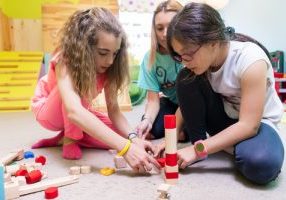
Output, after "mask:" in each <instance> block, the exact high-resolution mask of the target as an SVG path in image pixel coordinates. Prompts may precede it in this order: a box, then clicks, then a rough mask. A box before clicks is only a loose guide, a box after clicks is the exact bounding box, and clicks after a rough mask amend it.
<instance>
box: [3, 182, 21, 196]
mask: <svg viewBox="0 0 286 200" xmlns="http://www.w3.org/2000/svg"><path fill="white" fill-rule="evenodd" d="M4 187H5V198H6V200H9V199H16V198H19V197H20V192H19V188H20V186H19V185H18V183H14V182H11V183H7V184H5V186H4Z"/></svg>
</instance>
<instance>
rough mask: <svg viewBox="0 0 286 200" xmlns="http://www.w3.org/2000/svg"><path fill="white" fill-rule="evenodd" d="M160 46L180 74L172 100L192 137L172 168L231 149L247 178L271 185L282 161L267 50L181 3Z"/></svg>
mask: <svg viewBox="0 0 286 200" xmlns="http://www.w3.org/2000/svg"><path fill="white" fill-rule="evenodd" d="M167 43H168V48H169V50H170V54H171V55H172V56H173V58H174V59H175V60H177V61H178V62H182V63H183V64H184V65H185V67H186V68H184V69H183V70H182V71H181V72H180V73H179V75H178V78H177V84H176V87H177V95H178V101H179V106H180V109H181V112H182V116H183V119H184V122H185V126H186V127H187V129H188V131H189V132H190V133H191V134H193V135H198V141H196V142H195V143H194V145H191V146H188V147H185V148H183V149H180V150H179V151H178V163H179V166H180V167H181V168H185V167H187V166H188V165H190V164H192V163H194V162H196V161H198V160H202V159H205V158H207V156H208V155H210V154H213V153H216V152H218V151H221V150H231V149H232V150H231V151H229V152H230V153H232V154H233V156H234V162H235V166H236V168H237V169H238V171H239V172H240V173H241V174H242V175H243V176H244V177H246V179H248V180H250V181H252V182H254V183H257V184H267V183H269V182H270V181H272V180H274V179H275V178H276V177H277V176H278V174H279V173H280V170H281V167H282V164H283V159H284V147H283V144H282V142H281V139H280V137H279V135H278V133H279V130H278V123H279V122H280V119H281V117H282V114H283V106H282V103H281V101H280V99H279V97H278V95H277V93H276V92H275V89H274V77H273V70H272V66H271V63H270V59H269V54H268V52H267V50H266V49H265V48H264V47H263V46H262V45H261V44H260V43H258V42H257V41H255V40H254V39H252V38H250V37H248V36H245V35H242V34H237V33H235V32H234V29H233V28H230V27H225V24H224V23H223V20H222V19H221V16H220V15H219V13H218V12H217V11H216V10H215V9H213V8H212V7H210V6H208V5H206V4H199V3H189V4H187V5H186V6H185V7H184V8H183V9H182V11H180V12H179V13H178V14H177V15H176V16H175V17H174V18H173V20H172V21H171V23H170V24H169V28H168V33H167ZM206 134H208V135H209V136H210V137H208V138H207V137H206Z"/></svg>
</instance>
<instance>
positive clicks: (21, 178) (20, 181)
mask: <svg viewBox="0 0 286 200" xmlns="http://www.w3.org/2000/svg"><path fill="white" fill-rule="evenodd" d="M12 182H14V183H17V184H18V185H19V186H22V185H26V178H25V176H17V177H14V176H13V177H12Z"/></svg>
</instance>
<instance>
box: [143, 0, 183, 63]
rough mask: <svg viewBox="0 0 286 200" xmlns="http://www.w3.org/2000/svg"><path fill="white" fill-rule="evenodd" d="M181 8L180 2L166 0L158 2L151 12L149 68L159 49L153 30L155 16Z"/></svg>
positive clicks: (177, 10)
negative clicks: (152, 12)
mask: <svg viewBox="0 0 286 200" xmlns="http://www.w3.org/2000/svg"><path fill="white" fill-rule="evenodd" d="M182 8H183V6H182V4H180V3H179V2H178V1H175V0H167V1H163V2H162V3H160V4H159V5H158V6H157V8H156V10H155V11H154V14H153V19H152V28H151V49H150V55H149V63H148V66H149V68H151V67H152V65H153V64H154V62H155V57H156V52H157V51H159V43H158V39H157V36H156V31H155V17H156V15H157V14H158V13H159V12H162V11H163V12H176V13H178V12H179V11H180V10H181V9H182Z"/></svg>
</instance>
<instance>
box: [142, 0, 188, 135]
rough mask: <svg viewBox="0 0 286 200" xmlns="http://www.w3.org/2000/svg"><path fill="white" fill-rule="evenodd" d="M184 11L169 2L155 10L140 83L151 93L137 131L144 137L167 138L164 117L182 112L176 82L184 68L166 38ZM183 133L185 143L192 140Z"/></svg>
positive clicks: (163, 3)
mask: <svg viewBox="0 0 286 200" xmlns="http://www.w3.org/2000/svg"><path fill="white" fill-rule="evenodd" d="M180 9H182V5H181V4H180V3H178V2H177V1H174V0H169V1H164V2H162V3H160V4H159V5H158V6H157V8H156V10H155V11H154V15H153V20H152V32H151V49H150V51H148V52H147V53H146V55H145V57H144V59H143V61H142V64H141V67H140V73H139V80H138V85H139V87H142V88H144V89H146V90H147V91H148V92H147V104H146V107H145V113H144V115H143V117H142V120H141V122H140V123H139V124H138V125H137V132H138V134H139V136H141V137H143V138H148V139H157V138H162V137H164V120H163V118H164V115H166V114H175V113H176V111H177V110H178V101H177V97H176V88H175V82H176V78H177V75H178V73H179V71H180V70H181V69H182V67H183V65H182V64H181V63H179V62H176V61H175V60H174V59H172V57H171V56H170V55H169V53H168V51H167V41H166V36H167V28H168V25H169V23H170V21H171V19H172V18H173V17H174V16H175V15H176V14H177V12H178V11H179V10H180ZM179 132H180V131H179ZM180 133H181V134H180V139H181V140H188V139H187V137H186V136H185V135H184V131H182V132H180Z"/></svg>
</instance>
